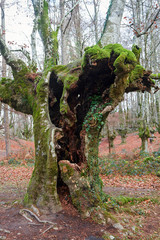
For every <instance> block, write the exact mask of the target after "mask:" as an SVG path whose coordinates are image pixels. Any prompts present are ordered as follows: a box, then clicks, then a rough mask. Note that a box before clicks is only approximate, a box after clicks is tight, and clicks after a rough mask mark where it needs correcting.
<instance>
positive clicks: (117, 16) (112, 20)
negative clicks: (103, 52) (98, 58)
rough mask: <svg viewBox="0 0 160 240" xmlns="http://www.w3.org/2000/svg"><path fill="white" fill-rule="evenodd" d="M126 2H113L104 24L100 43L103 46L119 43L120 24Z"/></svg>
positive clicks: (120, 0) (117, 0)
mask: <svg viewBox="0 0 160 240" xmlns="http://www.w3.org/2000/svg"><path fill="white" fill-rule="evenodd" d="M125 2H126V0H111V2H110V5H109V8H108V11H107V14H106V20H105V23H104V28H103V32H102V34H101V38H100V42H101V44H102V46H105V45H107V44H110V43H112V44H113V43H119V39H120V24H121V20H122V15H123V12H124V7H125Z"/></svg>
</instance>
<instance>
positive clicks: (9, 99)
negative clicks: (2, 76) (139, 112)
mask: <svg viewBox="0 0 160 240" xmlns="http://www.w3.org/2000/svg"><path fill="white" fill-rule="evenodd" d="M18 63H19V64H20V61H16V62H15V63H14V66H17V68H16V69H15V71H14V78H15V80H14V81H12V80H5V81H2V82H1V85H0V97H1V99H2V100H3V102H5V103H8V104H9V105H10V106H12V107H13V108H15V109H16V110H20V111H21V112H24V113H28V114H32V115H33V120H34V139H35V169H34V171H33V175H32V178H31V181H30V184H29V187H28V190H27V194H26V196H25V201H24V202H25V204H27V205H29V206H30V205H32V204H34V205H36V206H37V207H39V208H40V209H41V210H42V211H51V212H57V211H59V210H60V209H61V204H60V200H59V194H60V193H61V191H60V190H61V187H65V189H66V191H67V193H68V194H70V196H71V198H72V202H73V205H74V206H75V207H76V208H77V209H78V210H79V211H80V212H81V214H82V215H84V216H91V217H93V218H94V219H96V220H97V221H99V222H101V223H104V222H105V221H106V218H107V216H108V214H107V212H106V205H105V203H104V202H105V201H104V200H105V196H104V194H103V191H102V181H101V179H100V177H99V168H98V145H99V136H100V132H101V129H102V127H103V124H104V122H105V120H106V118H107V116H108V114H109V113H110V112H111V111H112V110H113V109H114V108H115V107H116V106H117V104H118V103H119V102H120V101H122V100H123V95H124V93H125V92H130V91H136V90H140V91H150V90H151V87H154V82H153V81H152V80H151V79H150V77H149V75H150V72H146V71H145V70H144V69H143V67H142V66H140V65H137V59H136V57H135V55H134V53H133V52H131V51H128V50H126V49H124V48H123V47H122V46H121V45H119V44H110V45H108V46H106V47H104V48H100V47H98V46H94V47H90V48H87V49H86V51H85V55H84V56H83V60H82V61H81V62H77V63H75V64H69V65H66V66H63V65H61V66H54V67H51V68H50V70H49V69H48V68H47V69H45V71H44V73H43V75H42V76H41V75H39V74H36V73H29V72H28V71H29V70H28V69H27V67H26V66H25V65H24V64H21V67H20V66H19V65H18ZM12 64H13V62H12Z"/></svg>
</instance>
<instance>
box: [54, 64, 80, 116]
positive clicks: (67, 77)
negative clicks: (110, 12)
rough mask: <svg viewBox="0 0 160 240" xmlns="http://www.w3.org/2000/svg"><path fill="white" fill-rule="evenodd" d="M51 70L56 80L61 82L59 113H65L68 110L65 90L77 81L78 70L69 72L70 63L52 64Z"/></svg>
mask: <svg viewBox="0 0 160 240" xmlns="http://www.w3.org/2000/svg"><path fill="white" fill-rule="evenodd" d="M53 71H54V72H55V74H56V75H57V76H58V81H61V82H62V83H63V92H62V97H61V99H60V112H61V114H66V113H67V112H68V111H69V110H70V108H69V106H68V103H67V96H68V93H67V92H68V90H69V89H70V87H71V85H72V84H74V83H76V82H77V81H78V79H79V72H76V71H75V72H74V73H73V72H71V68H70V65H66V66H64V65H59V66H54V67H53Z"/></svg>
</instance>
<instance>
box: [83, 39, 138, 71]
mask: <svg viewBox="0 0 160 240" xmlns="http://www.w3.org/2000/svg"><path fill="white" fill-rule="evenodd" d="M111 54H112V55H113V56H114V57H115V58H116V59H115V62H114V64H113V65H114V67H115V74H116V75H117V74H119V73H121V72H124V73H127V72H130V71H131V70H132V69H134V67H135V65H136V63H137V59H136V56H135V55H134V53H133V52H132V51H129V50H127V49H124V48H123V47H122V46H121V45H120V44H109V45H107V46H105V47H104V48H100V47H99V46H98V45H95V46H93V47H88V48H86V49H85V54H84V57H83V60H82V68H84V67H85V66H86V64H91V63H92V61H93V62H94V61H96V60H100V59H104V58H110V56H111ZM90 61H91V62H90Z"/></svg>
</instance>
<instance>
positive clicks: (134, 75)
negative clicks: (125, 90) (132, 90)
mask: <svg viewBox="0 0 160 240" xmlns="http://www.w3.org/2000/svg"><path fill="white" fill-rule="evenodd" d="M144 71H145V69H144V68H143V67H142V66H141V65H136V67H135V68H134V70H133V71H132V72H131V73H130V76H129V82H130V83H132V82H134V81H135V80H138V79H139V78H141V77H143V74H144Z"/></svg>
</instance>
